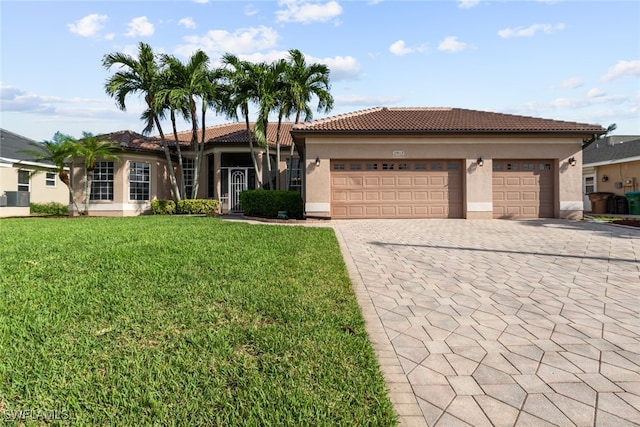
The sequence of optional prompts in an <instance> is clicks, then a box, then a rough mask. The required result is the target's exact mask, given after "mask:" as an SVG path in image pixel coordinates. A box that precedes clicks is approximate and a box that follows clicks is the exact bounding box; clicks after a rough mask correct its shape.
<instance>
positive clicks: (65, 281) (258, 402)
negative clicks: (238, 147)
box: [0, 216, 396, 426]
mask: <svg viewBox="0 0 640 427" xmlns="http://www.w3.org/2000/svg"><path fill="white" fill-rule="evenodd" d="M0 417H1V418H0V424H2V423H3V422H11V421H14V420H17V421H18V424H27V425H32V424H33V425H39V424H44V423H51V422H53V423H54V424H56V423H60V424H61V425H67V424H73V425H136V426H137V425H163V426H164V425H167V426H171V425H180V426H182V425H208V426H218V425H219V426H234V425H243V426H271V425H272V426H281V425H305V426H306V425H332V426H333V425H359V426H366V425H372V426H374V425H375V426H388V425H395V423H396V417H395V414H394V412H393V408H392V406H391V403H390V402H389V399H388V396H387V394H386V390H385V386H384V382H383V379H382V375H381V374H380V371H379V368H378V365H377V362H376V359H375V356H374V353H373V350H372V348H371V345H370V343H369V341H368V337H367V335H366V332H365V330H364V322H363V319H362V317H361V314H360V311H359V308H358V305H357V303H356V299H355V296H354V294H353V292H352V289H351V284H350V281H349V278H348V275H347V272H346V269H345V266H344V263H343V260H342V257H341V255H340V250H339V247H338V244H337V241H336V238H335V236H334V234H333V231H332V230H331V229H328V228H308V227H290V226H273V225H250V224H244V223H233V222H225V221H222V220H220V219H217V218H210V217H153V216H149V217H136V218H76V219H67V218H59V219H35V218H30V219H5V220H1V221H0Z"/></svg>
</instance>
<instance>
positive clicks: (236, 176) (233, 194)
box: [229, 168, 248, 212]
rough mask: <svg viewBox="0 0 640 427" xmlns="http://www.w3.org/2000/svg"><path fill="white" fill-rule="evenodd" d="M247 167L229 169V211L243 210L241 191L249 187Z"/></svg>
mask: <svg viewBox="0 0 640 427" xmlns="http://www.w3.org/2000/svg"><path fill="white" fill-rule="evenodd" d="M247 175H248V174H247V168H235V169H229V212H242V205H241V203H240V193H242V192H243V191H245V190H246V189H247Z"/></svg>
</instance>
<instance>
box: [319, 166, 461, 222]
mask: <svg viewBox="0 0 640 427" xmlns="http://www.w3.org/2000/svg"><path fill="white" fill-rule="evenodd" d="M336 162H337V163H339V164H340V168H341V169H340V170H333V168H332V172H331V175H332V179H331V183H332V189H331V215H332V217H334V218H375V217H382V218H411V217H420V218H451V217H454V218H460V217H462V173H463V171H464V169H463V168H462V163H461V162H460V161H457V160H453V161H447V160H437V161H430V160H426V161H425V160H420V161H417V160H416V161H405V160H403V161H402V162H400V163H399V162H392V161H389V160H380V161H371V160H366V161H355V160H353V161H351V160H350V161H342V160H340V161H336ZM351 163H360V165H366V166H362V169H361V170H353V169H351V167H350V164H351ZM392 163H393V164H394V168H393V169H391V167H390V165H391V164H392ZM332 164H333V162H332ZM344 177H349V179H348V180H345V179H344ZM364 189H366V191H363V190H364ZM351 193H353V194H351ZM345 194H346V195H345Z"/></svg>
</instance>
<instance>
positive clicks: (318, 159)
mask: <svg viewBox="0 0 640 427" xmlns="http://www.w3.org/2000/svg"><path fill="white" fill-rule="evenodd" d="M319 166H320V157H316V167H319Z"/></svg>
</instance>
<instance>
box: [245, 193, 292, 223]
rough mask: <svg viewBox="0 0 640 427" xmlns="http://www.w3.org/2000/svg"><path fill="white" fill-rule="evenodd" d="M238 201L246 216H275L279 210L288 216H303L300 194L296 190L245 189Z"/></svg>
mask: <svg viewBox="0 0 640 427" xmlns="http://www.w3.org/2000/svg"><path fill="white" fill-rule="evenodd" d="M240 203H241V204H242V211H243V212H244V214H245V215H247V216H257V217H264V218H277V217H278V212H280V211H283V212H286V213H287V216H288V217H289V218H296V219H301V218H302V216H303V209H302V196H301V195H300V193H299V192H298V191H286V190H246V191H243V192H242V193H240Z"/></svg>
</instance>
